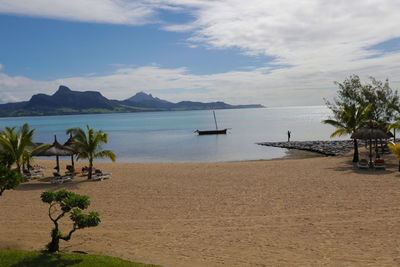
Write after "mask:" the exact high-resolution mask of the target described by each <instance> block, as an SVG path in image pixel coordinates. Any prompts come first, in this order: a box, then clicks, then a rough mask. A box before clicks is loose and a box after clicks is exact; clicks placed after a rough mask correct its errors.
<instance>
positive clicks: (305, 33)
mask: <svg viewBox="0 0 400 267" xmlns="http://www.w3.org/2000/svg"><path fill="white" fill-rule="evenodd" d="M398 10H400V1H398V0H353V1H347V0H336V1H329V0H293V1H292V0H280V1H277V0H275V1H270V0H247V1H241V0H136V1H132V0H68V1H65V0H0V103H7V102H16V101H26V100H29V99H30V97H31V96H32V95H33V94H37V93H45V94H53V93H54V92H55V91H56V90H57V88H58V86H59V85H65V86H68V87H69V88H70V89H72V90H76V91H88V90H92V91H100V92H101V93H102V94H103V95H104V96H106V97H108V98H110V99H118V100H122V99H126V98H129V97H131V96H133V95H134V94H135V93H137V92H140V91H144V92H147V93H152V94H153V95H154V96H157V97H159V98H162V99H165V100H168V101H172V102H178V101H183V100H193V101H202V102H210V101H224V102H227V103H230V104H263V105H265V106H271V107H272V106H306V105H323V104H324V98H327V99H331V98H332V97H333V96H335V94H336V91H337V86H336V85H335V84H334V81H338V82H341V81H343V80H344V79H345V78H346V77H348V76H350V75H352V74H356V75H359V76H360V78H361V79H362V80H363V81H365V82H368V79H369V77H371V76H373V77H375V78H377V79H378V80H385V79H389V81H390V85H391V87H392V88H393V89H399V87H400V77H399V73H400V27H399V26H398V24H399V21H400V20H399V18H398V14H397V12H398Z"/></svg>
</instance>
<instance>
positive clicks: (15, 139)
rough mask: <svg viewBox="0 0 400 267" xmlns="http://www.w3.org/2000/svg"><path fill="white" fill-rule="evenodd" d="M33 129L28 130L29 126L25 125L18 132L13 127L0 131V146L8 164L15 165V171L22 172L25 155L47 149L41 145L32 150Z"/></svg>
mask: <svg viewBox="0 0 400 267" xmlns="http://www.w3.org/2000/svg"><path fill="white" fill-rule="evenodd" d="M34 132H35V129H32V130H30V129H29V125H28V124H27V123H25V124H24V125H22V126H21V127H20V128H19V129H18V130H16V128H15V127H12V128H10V127H6V128H5V129H4V130H2V131H0V145H1V146H2V147H3V150H4V151H5V153H6V155H7V157H8V160H9V162H12V164H14V163H15V164H16V165H17V170H18V171H19V172H21V171H22V169H21V167H22V166H23V164H24V162H25V161H24V159H25V158H26V155H27V154H34V153H36V152H38V151H41V150H43V149H45V148H46V147H48V146H49V145H48V144H43V145H40V146H37V147H35V148H33V142H32V140H33V134H34Z"/></svg>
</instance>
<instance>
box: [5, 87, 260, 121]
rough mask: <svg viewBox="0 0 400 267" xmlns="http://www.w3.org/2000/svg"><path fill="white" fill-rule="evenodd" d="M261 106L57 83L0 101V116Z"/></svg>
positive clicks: (258, 106)
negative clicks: (113, 94)
mask: <svg viewBox="0 0 400 267" xmlns="http://www.w3.org/2000/svg"><path fill="white" fill-rule="evenodd" d="M263 107H264V106H263V105H259V104H255V105H230V104H226V103H224V102H210V103H202V102H192V101H181V102H178V103H172V102H169V101H166V100H162V99H159V98H157V97H153V96H152V95H151V94H146V93H144V92H139V93H137V94H136V95H134V96H132V97H130V98H128V99H125V100H122V101H120V100H110V99H108V98H106V97H104V96H103V95H102V94H101V93H100V92H96V91H86V92H80V91H72V90H71V89H69V88H68V87H66V86H63V85H61V86H60V87H59V88H58V90H57V92H55V93H54V94H53V95H46V94H36V95H33V96H32V97H31V99H30V100H29V101H23V102H15V103H7V104H0V117H21V116H50V115H75V114H97V113H126V112H145V111H172V110H176V111H177V110H211V109H238V108H263Z"/></svg>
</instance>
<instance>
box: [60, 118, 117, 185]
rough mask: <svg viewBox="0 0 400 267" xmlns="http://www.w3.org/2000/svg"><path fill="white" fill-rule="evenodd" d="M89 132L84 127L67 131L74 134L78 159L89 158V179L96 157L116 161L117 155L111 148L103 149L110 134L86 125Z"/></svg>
mask: <svg viewBox="0 0 400 267" xmlns="http://www.w3.org/2000/svg"><path fill="white" fill-rule="evenodd" d="M86 128H87V133H86V132H85V131H84V130H83V129H82V128H71V129H68V130H67V131H66V133H67V134H72V137H73V140H74V141H73V142H74V147H75V148H76V150H77V151H76V152H77V153H78V154H77V159H88V160H89V175H88V179H91V178H92V169H93V160H94V159H96V158H109V159H111V160H112V161H113V162H115V159H116V156H115V154H114V152H113V151H111V150H103V148H102V144H106V143H107V139H108V134H106V133H104V132H102V131H101V130H100V131H96V130H94V129H92V128H90V127H89V125H86Z"/></svg>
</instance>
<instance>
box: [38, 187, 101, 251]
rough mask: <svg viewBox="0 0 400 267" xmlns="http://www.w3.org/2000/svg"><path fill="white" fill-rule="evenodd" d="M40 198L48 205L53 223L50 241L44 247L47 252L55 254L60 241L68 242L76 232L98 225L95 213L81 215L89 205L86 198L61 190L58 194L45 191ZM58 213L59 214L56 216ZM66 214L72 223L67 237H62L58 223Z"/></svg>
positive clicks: (97, 217) (97, 216) (98, 219)
mask: <svg viewBox="0 0 400 267" xmlns="http://www.w3.org/2000/svg"><path fill="white" fill-rule="evenodd" d="M40 197H41V199H42V201H43V202H45V203H48V204H49V205H50V206H49V218H50V220H51V221H52V222H53V223H54V228H53V230H52V231H51V241H50V243H48V244H47V246H46V247H47V249H48V250H49V252H57V251H58V250H59V243H60V239H62V240H65V241H69V240H70V239H71V236H72V234H73V233H74V232H75V231H76V230H78V229H83V228H87V227H93V226H97V225H99V223H100V218H99V214H98V213H97V212H90V213H89V214H83V213H82V210H84V209H87V208H88V207H89V205H90V199H89V197H88V196H83V195H79V194H75V193H73V192H69V191H67V190H65V189H63V190H60V191H58V192H53V191H51V190H48V191H45V192H43V193H42V194H41V195H40ZM58 211H60V212H61V213H59V214H56V212H58ZM67 213H70V216H69V218H70V219H71V220H72V221H73V226H72V229H71V230H70V231H69V233H68V234H67V235H63V234H62V233H61V232H60V231H59V225H58V221H59V220H60V219H61V218H63V217H64V216H65V215H66V214H67Z"/></svg>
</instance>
